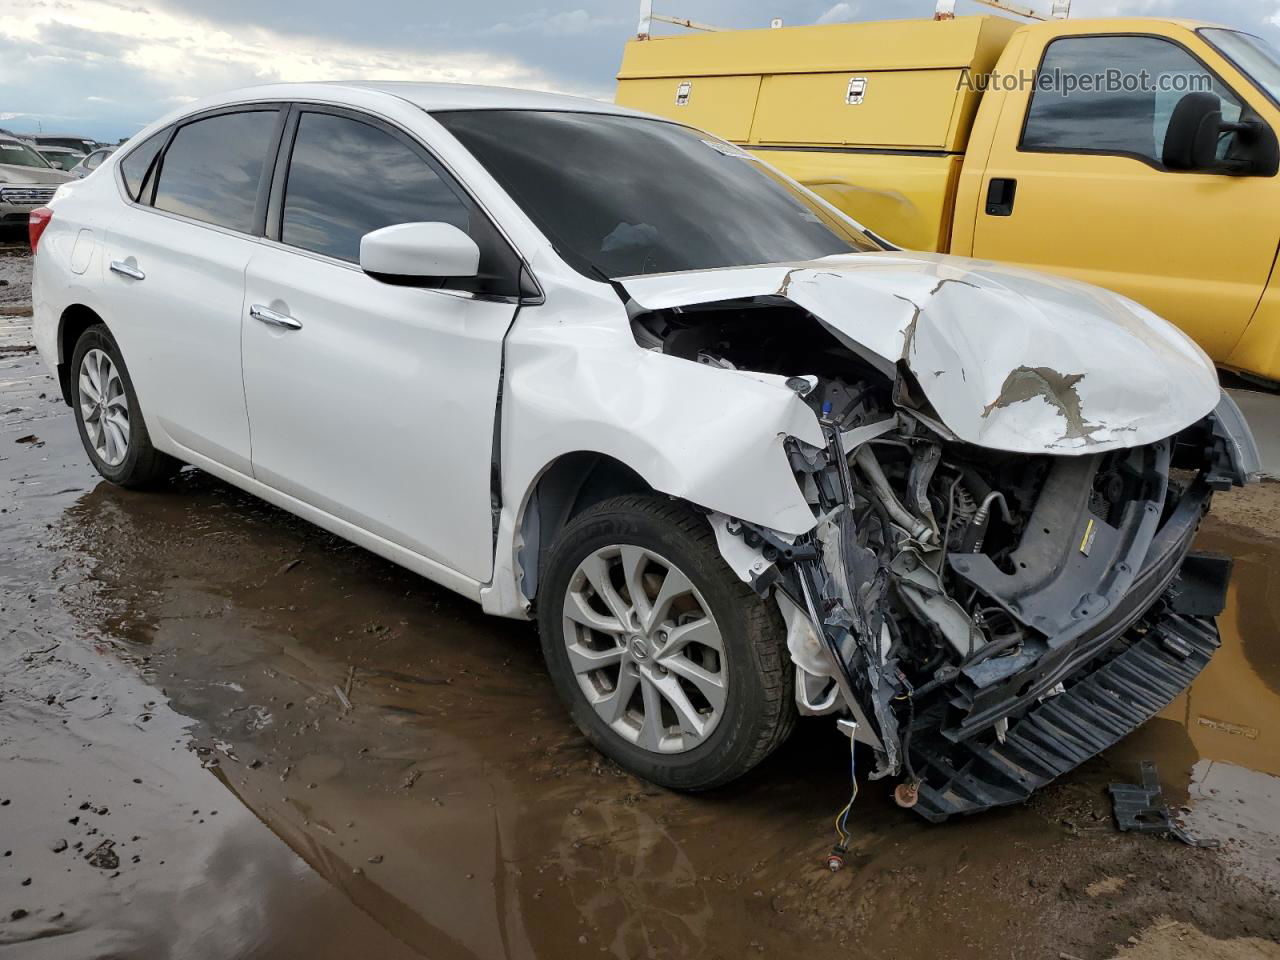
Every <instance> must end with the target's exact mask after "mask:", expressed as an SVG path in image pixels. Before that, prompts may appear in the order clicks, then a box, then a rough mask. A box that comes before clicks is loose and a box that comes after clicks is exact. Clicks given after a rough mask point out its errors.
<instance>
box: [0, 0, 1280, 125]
mask: <svg viewBox="0 0 1280 960" xmlns="http://www.w3.org/2000/svg"><path fill="white" fill-rule="evenodd" d="M1022 2H1026V3H1035V4H1036V5H1037V6H1044V7H1047V6H1048V5H1049V0H1022ZM655 6H656V8H657V10H658V11H659V12H664V13H671V14H676V15H679V16H684V17H690V18H692V19H695V20H701V21H703V22H706V23H713V24H716V25H718V26H725V27H752V26H767V25H768V23H769V20H770V18H772V17H782V18H783V19H784V20H785V22H786V23H787V24H788V25H799V24H805V23H816V22H820V21H822V22H829V21H837V20H858V19H887V18H894V17H924V16H928V15H929V14H930V13H931V12H932V10H933V6H934V0H657V2H656V4H655ZM638 8H639V3H638V0H560V2H557V0H358V2H352V0H0V126H5V127H8V128H10V129H13V130H18V131H28V130H36V129H37V127H38V126H39V127H42V128H43V129H44V130H46V131H53V130H55V129H56V130H59V131H68V132H74V133H83V134H85V135H88V136H92V137H97V138H99V139H103V140H115V139H117V138H119V137H121V136H127V135H130V134H132V133H133V132H134V131H136V130H137V129H139V128H140V127H141V126H143V125H144V124H146V123H147V122H149V121H150V120H152V119H154V118H155V117H157V116H159V115H160V114H162V113H165V112H167V111H168V110H170V109H172V108H173V107H174V106H176V105H179V104H181V103H183V102H185V101H186V100H189V99H192V98H195V97H199V96H202V95H204V94H206V93H211V92H214V91H217V90H220V89H225V88H228V87H234V86H243V85H246V84H251V83H263V82H268V81H272V80H326V79H349V78H366V79H396V80H405V79H414V80H453V81H466V82H472V83H498V84H509V85H513V86H527V87H538V88H542V89H549V90H559V91H565V92H571V93H579V94H585V95H587V96H594V97H601V98H608V97H610V96H611V93H612V88H613V74H614V72H615V71H616V69H617V66H618V60H619V57H620V54H621V49H622V44H623V42H624V41H625V40H626V39H627V37H628V36H630V35H631V33H632V32H633V31H634V30H635V25H636V14H637V11H638ZM980 9H982V8H979V7H977V6H976V5H975V4H973V3H972V2H971V0H960V2H959V4H958V8H957V12H960V13H970V12H976V11H978V10H980ZM1072 13H1073V16H1076V17H1083V16H1115V15H1121V14H1138V15H1150V16H1185V17H1194V18H1198V19H1206V20H1213V21H1216V22H1219V23H1225V24H1228V25H1231V26H1237V27H1241V28H1244V29H1246V30H1249V31H1251V32H1255V33H1260V34H1263V35H1265V36H1267V37H1269V38H1270V39H1271V40H1272V41H1273V42H1276V43H1277V44H1280V0H1074V5H1073V11H1072Z"/></svg>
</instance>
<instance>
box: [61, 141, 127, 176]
mask: <svg viewBox="0 0 1280 960" xmlns="http://www.w3.org/2000/svg"><path fill="white" fill-rule="evenodd" d="M115 152H116V148H115V147H99V148H98V149H97V150H94V151H93V152H92V153H90V154H89V155H88V156H87V157H85V158H84V159H83V160H81V161H80V162H79V163H78V164H76V165H75V166H74V167H72V168H71V175H72V176H73V177H75V178H76V179H77V180H83V179H84V178H85V177H87V176H88V175H89V174H91V173H93V171H95V170H97V169H98V167H100V166H101V165H102V161H103V160H105V159H107V157H109V156H111V154H113V153H115Z"/></svg>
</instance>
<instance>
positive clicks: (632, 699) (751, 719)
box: [538, 496, 795, 790]
mask: <svg viewBox="0 0 1280 960" xmlns="http://www.w3.org/2000/svg"><path fill="white" fill-rule="evenodd" d="M538 619H539V632H540V634H541V637H542V649H543V654H544V656H545V657H546V660H547V665H548V668H549V670H550V672H551V677H552V680H553V681H554V683H555V685H556V689H557V692H558V693H559V694H560V697H561V699H562V700H564V702H565V703H566V704H567V705H568V707H569V710H570V712H571V713H572V715H573V718H574V720H575V721H576V722H577V724H578V726H579V727H580V728H581V729H582V731H583V733H584V734H586V736H587V738H588V739H589V740H590V741H591V742H592V743H593V744H594V745H595V746H596V747H597V748H598V749H599V750H600V751H601V752H603V753H605V754H607V755H608V756H610V757H612V758H613V759H614V760H616V761H617V762H618V763H620V764H621V765H622V766H623V767H625V768H627V769H628V770H630V771H632V772H633V773H636V774H638V775H639V776H642V777H644V778H645V779H647V780H651V781H653V782H654V783H658V784H661V785H663V786H667V787H673V788H676V789H683V790H703V789H708V788H711V787H715V786H719V785H721V784H724V783H728V782H729V781H730V780H733V779H735V778H737V777H739V776H741V775H742V774H744V773H746V772H747V771H748V770H750V769H751V768H752V767H754V766H755V765H756V764H758V763H759V762H760V761H761V760H763V759H764V758H765V757H766V756H768V755H769V754H770V753H771V752H772V751H773V750H774V749H775V748H776V747H777V746H778V745H779V744H780V743H782V741H783V740H784V739H785V738H786V735H787V734H788V733H789V732H790V730H791V728H792V726H793V724H794V719H795V706H794V700H793V695H792V691H791V677H792V673H791V663H790V658H789V657H788V655H787V651H786V644H785V631H784V628H783V624H782V620H781V617H780V615H779V613H778V611H777V609H776V608H775V607H774V605H773V604H772V603H767V602H766V601H765V600H763V599H761V598H760V597H759V596H757V595H756V594H755V593H754V592H753V591H752V590H751V589H750V588H749V587H748V586H747V585H746V584H744V583H742V581H741V580H739V579H738V578H737V577H736V576H735V575H734V574H733V572H732V571H731V570H729V568H728V567H727V566H726V564H725V562H724V560H723V559H722V557H721V556H720V552H719V550H718V549H717V547H716V541H715V535H714V534H713V532H712V530H711V527H710V524H708V523H707V520H706V518H704V517H701V516H699V515H698V514H697V513H695V512H694V511H693V510H692V509H690V508H689V507H688V506H687V505H685V504H682V503H678V502H676V501H673V500H669V499H665V498H661V497H655V496H625V497H616V498H613V499H610V500H606V501H604V502H602V503H600V504H597V505H596V506H594V507H592V508H590V509H588V510H586V511H584V512H583V513H581V514H580V515H579V516H577V517H576V518H574V520H573V521H571V522H570V523H569V524H568V525H567V526H566V527H565V529H564V530H563V532H562V533H561V534H560V536H559V537H558V538H557V540H556V542H555V543H554V544H553V545H552V547H551V550H550V554H549V557H548V558H547V560H546V563H545V565H544V569H543V577H542V581H541V586H540V588H539V601H538Z"/></svg>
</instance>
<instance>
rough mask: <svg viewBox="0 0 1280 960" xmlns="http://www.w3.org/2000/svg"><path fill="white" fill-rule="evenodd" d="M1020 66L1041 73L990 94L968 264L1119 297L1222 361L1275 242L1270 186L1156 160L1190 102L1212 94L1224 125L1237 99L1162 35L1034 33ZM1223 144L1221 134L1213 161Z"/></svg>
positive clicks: (1278, 225) (1257, 291)
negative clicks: (1088, 286)
mask: <svg viewBox="0 0 1280 960" xmlns="http://www.w3.org/2000/svg"><path fill="white" fill-rule="evenodd" d="M1046 40H1048V42H1047V43H1046ZM1022 62H1023V63H1032V64H1034V63H1039V65H1040V66H1039V72H1038V74H1037V76H1036V84H1035V85H1034V87H1033V86H1032V85H1031V84H1027V85H1025V88H1024V89H1020V90H1017V91H1014V92H1010V93H1007V94H1001V96H1004V97H1006V102H1005V103H1004V104H1003V109H1002V111H1001V116H1000V120H999V123H998V127H997V130H996V134H995V138H994V143H993V145H992V150H991V154H990V159H989V162H988V166H987V170H986V175H985V177H984V179H983V181H982V187H981V194H980V196H979V197H978V203H979V206H978V210H977V217H976V229H975V232H974V238H973V241H974V242H973V253H974V255H975V256H978V257H983V258H989V259H992V260H1004V261H1009V262H1012V263H1017V264H1022V265H1025V266H1028V267H1033V268H1036V269H1042V270H1047V271H1051V272H1058V273H1063V274H1066V275H1068V276H1071V277H1074V278H1076V279H1080V280H1084V281H1087V282H1089V283H1093V284H1097V285H1098V286H1102V287H1106V288H1108V289H1111V290H1115V291H1117V292H1119V293H1122V294H1125V295H1127V296H1129V297H1132V298H1133V299H1135V300H1137V301H1139V302H1140V303H1142V304H1144V305H1146V306H1147V307H1149V308H1150V309H1152V310H1154V311H1155V312H1156V313H1158V314H1160V315H1162V316H1164V317H1165V318H1166V319H1168V320H1170V321H1172V322H1173V323H1175V324H1177V325H1178V326H1180V327H1182V329H1183V330H1185V331H1186V332H1187V333H1189V334H1190V335H1191V336H1192V337H1193V338H1194V339H1195V340H1197V341H1198V342H1199V343H1200V345H1201V346H1202V347H1203V348H1204V349H1205V350H1206V351H1207V352H1208V353H1209V354H1210V355H1211V356H1213V357H1214V358H1215V359H1219V360H1221V359H1224V358H1225V357H1226V355H1227V354H1228V353H1229V352H1230V350H1231V348H1232V347H1233V346H1234V345H1235V343H1236V341H1237V340H1238V339H1239V338H1240V335H1241V334H1242V332H1243V331H1244V328H1245V326H1246V324H1247V323H1248V322H1249V319H1250V317H1251V316H1252V314H1253V312H1254V309H1255V307H1256V305H1257V303H1258V300H1259V298H1260V296H1261V294H1262V290H1263V288H1264V286H1265V284H1266V282H1267V277H1268V274H1269V272H1270V270H1271V265H1272V261H1273V260H1274V257H1275V252H1276V245H1277V241H1280V222H1278V221H1277V220H1276V217H1275V213H1274V211H1275V204H1276V200H1277V199H1278V197H1277V184H1276V180H1275V178H1271V177H1233V176H1227V175H1222V174H1208V173H1188V172H1181V171H1172V170H1169V169H1166V168H1165V166H1164V164H1163V162H1162V157H1163V146H1164V138H1165V134H1166V131H1167V129H1168V125H1169V119H1170V117H1171V115H1172V113H1173V108H1174V106H1175V104H1176V103H1177V102H1178V101H1179V100H1180V99H1181V98H1182V97H1183V96H1185V95H1186V94H1187V93H1188V92H1196V91H1199V90H1203V89H1208V90H1209V91H1210V92H1213V93H1215V94H1216V95H1217V96H1218V97H1220V98H1221V100H1222V104H1223V117H1224V119H1225V120H1228V121H1234V120H1238V119H1240V117H1241V115H1242V112H1243V111H1244V109H1245V101H1244V100H1243V99H1242V97H1241V96H1240V94H1239V93H1238V92H1237V91H1236V90H1234V89H1232V87H1230V86H1228V84H1227V83H1225V82H1224V81H1223V80H1222V78H1221V77H1220V76H1219V75H1218V74H1217V73H1216V72H1215V71H1214V70H1213V69H1210V68H1209V67H1208V66H1207V65H1206V64H1205V62H1203V61H1202V60H1201V59H1200V57H1199V56H1198V55H1197V54H1194V53H1193V52H1192V51H1191V50H1190V49H1188V47H1186V46H1184V45H1183V44H1182V43H1180V42H1177V41H1176V40H1175V39H1172V38H1169V37H1158V36H1146V35H1135V34H1113V35H1105V36H1099V35H1084V34H1082V35H1075V36H1071V35H1069V36H1065V37H1057V38H1053V36H1052V35H1050V34H1047V33H1045V32H1038V33H1033V34H1031V35H1029V36H1028V40H1027V49H1026V52H1025V54H1024V57H1023V61H1022ZM1195 84H1201V85H1203V86H1195ZM992 95H994V94H988V96H992ZM1231 146H1232V144H1231V137H1225V138H1224V139H1223V141H1222V143H1221V146H1220V151H1221V153H1220V155H1221V156H1225V155H1226V151H1227V150H1229V149H1230V148H1231Z"/></svg>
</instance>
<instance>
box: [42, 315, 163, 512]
mask: <svg viewBox="0 0 1280 960" xmlns="http://www.w3.org/2000/svg"><path fill="white" fill-rule="evenodd" d="M93 349H98V350H101V351H102V352H103V353H105V354H106V355H107V356H108V357H110V359H111V362H112V364H113V365H114V366H115V368H116V371H117V372H118V374H119V376H120V381H121V383H122V384H123V386H124V392H125V399H126V400H127V401H128V406H129V442H128V446H127V448H126V453H125V456H124V459H123V460H122V461H121V462H120V463H118V464H115V465H112V464H109V463H107V462H106V461H105V460H104V459H103V458H102V457H101V456H100V455H99V454H98V451H97V450H95V449H94V445H93V442H92V440H91V439H90V437H89V431H88V428H87V427H86V426H85V422H84V413H83V408H82V407H81V396H80V365H81V362H82V361H83V360H84V356H85V354H86V353H88V352H89V351H90V350H93ZM68 376H69V379H70V383H71V409H72V411H73V412H74V414H75V418H76V428H77V429H78V430H79V431H80V442H81V443H82V444H84V449H85V452H86V453H88V454H89V459H90V460H91V461H92V462H93V465H94V468H95V469H97V471H98V472H99V473H100V474H102V476H104V477H105V478H106V479H108V480H110V481H111V482H112V483H114V484H117V485H119V486H121V487H149V486H154V485H155V484H157V483H160V482H161V481H163V480H167V479H169V478H170V477H172V476H173V475H174V474H176V473H177V472H178V471H179V470H180V469H181V468H182V463H181V462H180V461H178V460H175V459H174V458H173V457H171V456H169V455H168V454H165V453H161V452H160V451H159V450H157V449H156V448H155V447H153V446H152V445H151V436H150V435H149V434H148V433H147V425H146V422H145V421H144V420H143V419H142V408H141V407H140V406H139V405H138V395H137V393H136V392H135V391H134V389H133V381H132V380H131V379H130V377H129V368H128V366H127V365H126V364H125V362H124V356H123V355H122V354H121V353H120V347H119V345H118V344H117V343H116V341H115V337H113V336H111V331H110V330H108V329H107V326H106V324H102V323H98V324H94V325H93V326H92V327H89V328H88V329H86V330H85V331H84V333H82V334H81V335H80V339H79V340H77V341H76V345H75V349H74V350H73V351H72V353H71V366H70V369H69V373H68Z"/></svg>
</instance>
